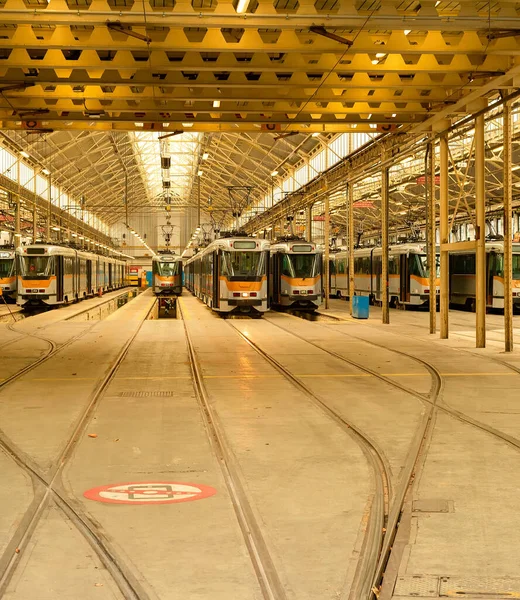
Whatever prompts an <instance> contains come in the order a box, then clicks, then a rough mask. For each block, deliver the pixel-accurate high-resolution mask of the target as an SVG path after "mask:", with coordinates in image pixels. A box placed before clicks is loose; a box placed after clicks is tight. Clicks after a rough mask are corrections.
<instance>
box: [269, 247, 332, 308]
mask: <svg viewBox="0 0 520 600" xmlns="http://www.w3.org/2000/svg"><path fill="white" fill-rule="evenodd" d="M322 254H323V253H322V251H321V250H318V248H317V246H316V244H313V243H312V242H307V241H306V240H304V239H302V238H298V237H294V236H290V237H286V238H281V239H279V240H277V242H276V243H275V244H273V245H271V248H270V268H269V297H270V304H271V306H274V307H277V308H294V309H298V310H311V311H313V310H316V309H318V308H319V307H320V306H321V304H322V302H323V285H322V267H323V261H322Z"/></svg>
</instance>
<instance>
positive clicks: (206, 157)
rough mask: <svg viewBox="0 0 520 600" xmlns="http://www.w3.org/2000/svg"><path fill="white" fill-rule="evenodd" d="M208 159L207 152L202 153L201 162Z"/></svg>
mask: <svg viewBox="0 0 520 600" xmlns="http://www.w3.org/2000/svg"><path fill="white" fill-rule="evenodd" d="M208 158H209V154H208V153H207V152H204V154H203V155H202V160H208Z"/></svg>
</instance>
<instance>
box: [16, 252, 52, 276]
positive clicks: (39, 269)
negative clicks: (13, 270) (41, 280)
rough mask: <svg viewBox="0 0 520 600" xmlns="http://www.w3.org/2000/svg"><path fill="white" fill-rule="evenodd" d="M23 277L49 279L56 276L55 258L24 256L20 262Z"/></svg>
mask: <svg viewBox="0 0 520 600" xmlns="http://www.w3.org/2000/svg"><path fill="white" fill-rule="evenodd" d="M20 274H21V275H22V277H34V276H36V277H49V276H50V275H54V256H24V257H22V259H21V260H20Z"/></svg>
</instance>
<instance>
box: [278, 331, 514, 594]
mask: <svg viewBox="0 0 520 600" xmlns="http://www.w3.org/2000/svg"><path fill="white" fill-rule="evenodd" d="M269 322H270V323H271V324H273V325H275V326H276V327H278V328H280V329H282V330H284V331H286V332H287V333H290V334H291V335H295V336H296V337H298V338H300V339H302V340H304V341H306V342H307V343H309V344H311V345H313V346H315V347H317V348H319V349H320V350H323V351H324V352H326V353H328V354H329V355H331V356H334V357H335V358H338V359H339V360H342V361H343V362H345V363H347V364H349V365H350V366H354V367H357V368H359V369H360V370H362V371H364V372H365V373H367V374H370V375H371V376H373V377H376V378H378V379H381V380H383V381H385V382H386V383H388V384H389V385H391V386H393V387H394V388H396V389H399V390H401V391H403V392H406V393H407V394H410V395H412V396H415V397H416V398H418V399H422V401H423V402H425V403H428V404H429V405H430V407H431V417H430V420H429V422H430V424H431V423H433V417H434V415H435V412H436V411H441V412H443V413H446V414H448V415H450V416H452V417H453V418H456V419H458V420H459V421H461V422H463V423H466V424H468V425H471V426H473V427H475V428H477V429H479V430H481V431H484V432H485V433H488V434H490V435H492V436H494V437H496V438H498V439H500V440H501V441H503V442H506V443H507V444H509V445H510V446H512V447H513V448H515V449H516V450H520V439H518V438H515V437H514V436H511V435H509V434H507V433H505V432H502V431H499V430H498V429H496V428H494V427H492V426H491V425H488V424H487V423H484V422H482V421H479V420H478V419H474V418H473V417H471V416H470V415H467V414H465V413H463V412H462V411H459V410H457V409H455V408H453V407H452V406H450V405H449V404H448V403H447V402H446V401H445V400H444V398H443V393H442V391H443V389H444V387H445V383H446V378H445V377H444V376H443V375H442V374H441V373H440V371H439V370H438V369H437V368H436V367H435V365H433V364H432V363H431V362H429V361H426V360H424V359H422V358H419V357H418V356H415V355H412V354H409V353H407V352H403V351H402V350H397V349H396V348H392V347H391V346H388V345H386V344H382V343H378V342H373V341H371V340H366V339H364V338H363V337H360V336H356V335H353V334H352V333H351V332H343V331H341V330H338V329H336V328H335V329H334V331H335V332H337V333H340V334H341V335H345V336H347V337H350V338H352V339H356V340H358V341H360V342H363V343H365V344H368V345H371V346H374V347H377V348H380V349H383V350H387V351H389V352H392V353H394V354H397V355H400V356H403V357H405V358H407V359H410V360H413V361H414V362H417V363H419V364H420V365H421V366H423V367H424V368H425V369H426V370H427V371H428V372H429V373H430V376H431V378H432V386H431V389H430V391H429V393H428V394H423V393H421V392H418V391H416V390H413V389H412V388H409V387H408V386H406V385H403V384H400V383H399V382H396V381H394V380H393V379H391V378H390V377H386V376H385V375H382V374H381V373H378V372H377V371H374V370H373V369H370V368H368V367H366V366H365V365H362V364H360V363H358V362H357V361H354V360H352V359H350V358H346V357H345V356H342V355H340V354H338V353H336V352H333V351H331V350H329V349H328V348H326V347H324V346H323V345H321V344H317V343H315V342H312V341H309V340H307V339H305V338H304V337H302V336H300V335H298V334H296V333H295V332H294V331H291V330H290V329H288V328H286V327H283V326H282V325H280V324H279V323H274V322H273V320H270V319H269ZM321 326H322V327H326V324H325V323H322V324H321ZM413 339H414V338H413ZM416 341H417V340H416ZM462 350H463V351H464V352H468V353H470V354H472V355H473V356H475V354H473V353H471V352H470V351H467V350H464V349H462ZM475 358H480V357H478V356H475ZM489 358H491V360H494V361H495V362H497V363H499V364H501V365H503V366H505V367H508V368H510V369H511V370H513V371H515V372H517V373H519V374H520V368H518V367H515V366H514V365H509V364H508V363H506V362H504V361H501V360H499V359H495V358H493V357H487V356H486V359H489ZM430 428H431V427H430ZM430 428H428V429H430ZM428 429H426V430H425V432H424V439H425V440H426V439H427V438H428V436H429V430H428ZM419 454H420V453H418V455H417V461H416V462H417V463H418V461H419V458H420V456H419ZM416 475H417V473H415V472H413V471H412V472H411V473H410V477H409V481H410V484H411V483H412V482H413V480H415V478H416ZM404 500H405V496H404V495H403V497H402V502H401V510H402V506H403V504H404ZM398 507H399V503H396V504H395V513H397V508H398ZM398 525H399V515H398V514H394V518H391V519H389V525H388V529H389V530H390V529H391V528H392V527H393V528H394V534H393V536H391V537H388V538H387V542H386V544H385V548H384V549H383V553H382V558H383V560H382V561H381V562H380V565H379V567H378V573H379V575H380V577H379V581H377V580H376V581H375V582H374V587H376V588H378V587H379V586H380V585H381V583H382V575H383V572H384V565H385V564H386V563H387V562H388V559H389V557H390V551H391V544H392V542H393V539H395V534H396V533H397V528H398ZM385 554H386V557H385Z"/></svg>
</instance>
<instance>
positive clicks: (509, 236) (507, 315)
mask: <svg viewBox="0 0 520 600" xmlns="http://www.w3.org/2000/svg"><path fill="white" fill-rule="evenodd" d="M503 119H504V132H503V141H504V153H503V155H502V156H503V163H504V173H503V181H504V342H505V351H506V352H512V351H513V292H512V289H511V280H512V278H513V268H512V266H513V192H512V190H513V180H512V172H511V168H512V161H511V150H512V147H511V104H510V102H506V103H505V104H504V114H503Z"/></svg>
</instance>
